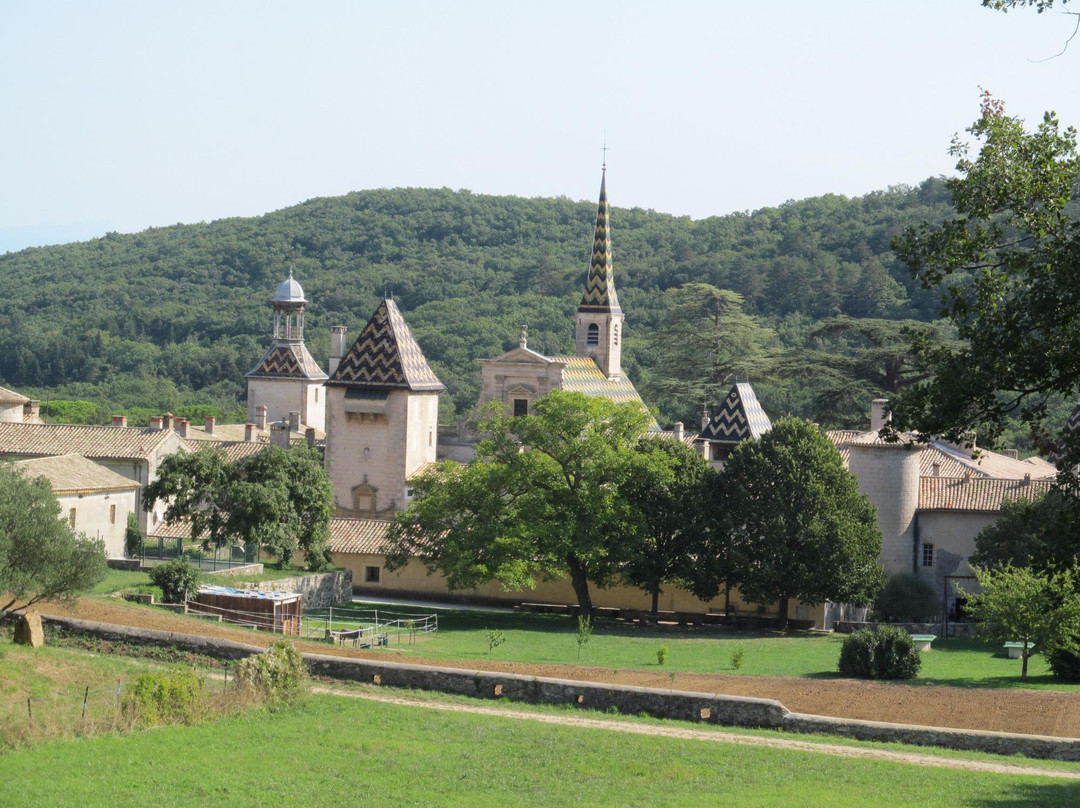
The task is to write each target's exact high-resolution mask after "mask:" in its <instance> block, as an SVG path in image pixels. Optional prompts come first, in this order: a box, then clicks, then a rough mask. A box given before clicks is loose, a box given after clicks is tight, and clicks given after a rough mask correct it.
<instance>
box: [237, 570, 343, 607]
mask: <svg viewBox="0 0 1080 808" xmlns="http://www.w3.org/2000/svg"><path fill="white" fill-rule="evenodd" d="M241 588H243V589H253V590H255V591H256V592H299V593H300V594H301V595H303V596H304V608H305V609H307V608H311V609H318V608H322V607H324V606H337V605H338V604H339V603H350V602H351V601H352V571H351V570H344V571H340V572H324V573H323V574H321V575H297V576H296V577H295V578H279V579H277V580H276V581H259V582H258V583H250V584H243V585H242V586H241Z"/></svg>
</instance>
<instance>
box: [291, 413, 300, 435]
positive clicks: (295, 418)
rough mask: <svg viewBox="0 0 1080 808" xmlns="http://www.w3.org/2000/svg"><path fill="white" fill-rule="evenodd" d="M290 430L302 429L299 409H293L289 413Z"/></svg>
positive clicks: (297, 430)
mask: <svg viewBox="0 0 1080 808" xmlns="http://www.w3.org/2000/svg"><path fill="white" fill-rule="evenodd" d="M289 431H291V432H299V431H300V411H299V410H293V411H292V412H290V413H289Z"/></svg>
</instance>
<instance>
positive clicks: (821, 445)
mask: <svg viewBox="0 0 1080 808" xmlns="http://www.w3.org/2000/svg"><path fill="white" fill-rule="evenodd" d="M723 478H724V481H725V486H724V489H725V493H726V498H725V507H726V509H727V512H728V517H727V521H728V525H729V529H730V530H731V531H732V532H733V533H734V534H735V535H736V537H737V546H738V548H739V553H740V556H741V562H740V567H741V571H742V575H741V579H740V583H739V592H740V594H741V595H742V596H743V598H744V599H747V600H749V601H751V602H755V603H776V602H779V604H780V616H781V620H784V621H786V620H787V616H788V614H787V610H788V601H789V600H791V599H796V600H799V601H802V602H803V603H821V602H823V601H825V600H832V601H837V602H846V603H868V602H870V600H872V599H873V597H874V596H875V595H876V594H877V592H878V590H880V589H881V587H882V585H883V583H884V571H883V570H882V568H881V565H880V564H879V563H878V556H879V554H880V553H881V531H880V530H879V529H878V526H877V515H876V511H875V510H874V506H873V505H872V504H870V500H869V499H868V498H867V497H866V496H864V495H862V494H860V493H859V492H858V488H857V486H856V483H855V478H854V477H852V476H851V474H849V473H848V471H847V469H845V468H844V465H843V462H842V460H841V458H840V455H839V453H838V452H837V450H836V447H835V446H833V444H832V443H831V442H830V441H829V439H828V438H826V437H825V435H824V434H822V433H821V431H820V430H819V429H818V428H817V427H816V426H814V425H813V424H811V423H809V422H806V421H801V420H799V419H795V418H783V419H780V420H779V421H777V422H776V423H775V424H773V428H772V430H771V431H769V432H768V433H766V434H765V435H764V436H762V437H761V438H760V439H759V440H756V441H743V442H742V443H740V444H739V446H738V447H737V448H736V449H735V451H734V452H732V454H731V456H730V457H729V459H728V461H727V464H726V465H725V467H724V472H723Z"/></svg>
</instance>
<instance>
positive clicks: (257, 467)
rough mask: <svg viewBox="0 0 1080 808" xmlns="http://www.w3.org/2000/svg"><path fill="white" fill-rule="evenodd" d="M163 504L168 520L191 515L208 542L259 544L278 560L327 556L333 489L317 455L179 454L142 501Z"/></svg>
mask: <svg viewBox="0 0 1080 808" xmlns="http://www.w3.org/2000/svg"><path fill="white" fill-rule="evenodd" d="M159 501H162V502H165V503H166V508H165V520H166V521H167V522H178V521H183V520H187V521H189V522H190V524H191V537H192V539H193V540H196V541H200V542H202V543H203V545H204V546H206V547H207V548H210V547H224V546H226V545H229V544H233V543H240V544H243V545H244V546H245V547H262V548H263V549H264V550H266V551H267V552H268V553H270V554H271V555H272V556H274V557H275V558H277V559H278V561H279V563H280V564H282V565H284V564H285V563H287V562H288V561H289V560H290V559H291V558H292V557H293V555H294V554H295V553H296V552H297V550H303V551H304V555H305V557H306V559H307V563H308V566H309V567H310V568H312V569H320V568H322V567H323V566H325V564H326V561H327V549H326V548H327V542H328V540H329V536H330V515H331V513H332V510H333V502H334V492H333V487H332V485H331V484H330V478H329V477H328V476H327V474H326V470H325V469H324V468H323V466H322V461H321V459H320V457H319V455H318V453H316V452H314V451H312V450H310V449H306V448H300V447H294V448H292V449H288V450H285V449H281V448H279V447H277V446H268V447H266V448H265V449H263V450H262V451H261V452H258V453H257V454H254V455H251V456H249V457H246V458H243V459H241V460H239V461H237V462H236V463H229V461H228V460H227V459H226V457H225V455H224V453H222V452H220V451H214V450H207V451H199V452H178V453H176V454H174V455H170V456H169V457H167V458H166V459H165V460H164V461H163V462H162V464H161V467H160V469H159V470H158V479H157V480H155V481H154V482H152V483H151V484H150V485H148V486H147V487H146V489H145V492H144V496H143V507H144V508H145V509H146V510H150V509H151V508H153V507H154V504H155V503H157V502H159Z"/></svg>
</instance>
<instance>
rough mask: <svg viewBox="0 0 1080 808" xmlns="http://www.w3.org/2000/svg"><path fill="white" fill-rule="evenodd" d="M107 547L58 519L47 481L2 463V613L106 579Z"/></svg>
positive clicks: (65, 596)
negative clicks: (27, 476) (23, 473)
mask: <svg viewBox="0 0 1080 808" xmlns="http://www.w3.org/2000/svg"><path fill="white" fill-rule="evenodd" d="M107 570H108V568H107V566H106V564H105V545H104V544H103V543H102V542H101V541H99V540H94V539H88V538H86V536H83V535H81V534H75V533H74V532H72V530H71V528H69V527H68V525H67V523H66V522H63V521H61V520H60V503H58V502H57V501H56V497H55V496H54V495H53V491H52V487H51V486H50V485H49V482H48V480H46V479H45V478H44V477H39V478H37V479H35V480H28V479H26V478H25V477H24V476H23V475H22V474H20V473H19V472H17V471H15V470H14V469H12V468H10V467H9V466H6V465H3V464H0V596H4V593H6V598H7V600H6V602H3V603H2V605H0V613H4V612H7V611H8V610H10V609H13V608H27V607H29V606H33V605H34V604H35V603H39V602H41V601H48V600H60V601H70V600H71V599H72V598H74V596H75V595H77V594H78V593H79V592H83V591H85V590H87V589H89V588H90V587H92V586H93V585H94V584H96V583H97V582H98V581H100V580H102V579H103V578H104V577H105V574H106V572H107Z"/></svg>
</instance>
